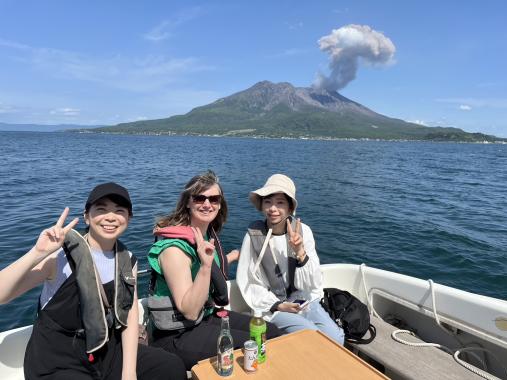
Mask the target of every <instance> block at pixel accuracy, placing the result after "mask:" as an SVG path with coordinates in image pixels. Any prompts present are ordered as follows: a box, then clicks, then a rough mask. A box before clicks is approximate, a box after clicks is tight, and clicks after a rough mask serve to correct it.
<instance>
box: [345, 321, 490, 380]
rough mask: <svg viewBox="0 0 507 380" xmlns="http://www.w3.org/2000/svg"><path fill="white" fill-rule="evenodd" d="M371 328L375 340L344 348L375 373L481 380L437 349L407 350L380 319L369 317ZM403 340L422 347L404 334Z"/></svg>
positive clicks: (414, 338)
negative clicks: (358, 357) (373, 328)
mask: <svg viewBox="0 0 507 380" xmlns="http://www.w3.org/2000/svg"><path fill="white" fill-rule="evenodd" d="M371 324H372V325H373V326H375V328H376V330H377V336H376V337H375V339H374V340H373V341H372V342H370V343H368V344H350V343H347V345H348V346H349V349H351V350H352V351H353V352H354V353H356V354H358V356H360V357H361V358H363V359H365V360H366V361H368V362H370V364H372V365H373V366H375V367H377V368H378V367H379V366H380V368H378V369H379V370H381V372H385V374H386V375H387V376H389V377H391V378H392V379H427V380H429V379H435V380H437V379H438V380H467V379H471V380H474V379H482V380H483V378H482V377H480V376H479V375H476V374H474V373H473V372H471V371H470V370H468V369H466V368H465V367H463V366H461V365H460V364H458V363H457V362H456V361H455V360H454V358H453V357H452V356H451V355H450V354H448V353H447V352H445V351H443V350H440V349H438V348H436V347H414V346H408V345H405V344H402V343H399V342H397V341H395V340H394V339H393V338H392V337H391V333H392V332H393V331H395V330H397V328H396V327H394V326H392V325H390V324H389V323H387V322H384V321H383V320H381V319H380V318H377V317H373V316H372V317H371ZM367 336H368V335H367ZM367 336H366V337H367ZM403 339H404V340H406V341H408V342H413V343H424V342H423V341H422V340H420V339H419V338H416V337H414V336H410V335H408V334H403Z"/></svg>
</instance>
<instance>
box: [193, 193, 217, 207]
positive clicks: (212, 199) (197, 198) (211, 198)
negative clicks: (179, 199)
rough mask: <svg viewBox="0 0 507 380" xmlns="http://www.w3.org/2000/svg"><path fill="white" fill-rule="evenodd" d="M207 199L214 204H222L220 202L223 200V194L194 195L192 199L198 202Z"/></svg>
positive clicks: (200, 202)
mask: <svg viewBox="0 0 507 380" xmlns="http://www.w3.org/2000/svg"><path fill="white" fill-rule="evenodd" d="M206 199H207V200H208V201H209V203H211V204H212V205H217V204H220V202H221V201H222V196H221V195H210V196H206V195H203V194H199V195H192V201H193V202H194V203H197V204H202V203H204V202H206Z"/></svg>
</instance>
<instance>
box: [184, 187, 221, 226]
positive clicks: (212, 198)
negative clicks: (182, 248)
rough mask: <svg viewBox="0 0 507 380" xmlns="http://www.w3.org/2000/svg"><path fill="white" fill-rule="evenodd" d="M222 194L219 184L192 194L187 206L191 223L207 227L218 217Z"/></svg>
mask: <svg viewBox="0 0 507 380" xmlns="http://www.w3.org/2000/svg"><path fill="white" fill-rule="evenodd" d="M221 201H222V194H221V192H220V188H219V187H218V185H217V184H214V185H212V186H211V187H209V188H208V189H207V190H205V191H203V192H201V193H199V194H196V195H194V196H190V199H189V201H188V203H187V207H188V210H189V213H190V224H191V225H193V226H199V227H201V226H203V227H205V228H207V227H208V225H209V224H210V223H211V222H212V221H213V220H214V219H215V218H216V217H217V215H218V212H219V211H220V204H221Z"/></svg>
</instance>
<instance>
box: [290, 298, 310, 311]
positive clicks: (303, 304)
mask: <svg viewBox="0 0 507 380" xmlns="http://www.w3.org/2000/svg"><path fill="white" fill-rule="evenodd" d="M293 302H294V303H297V304H299V307H300V308H301V309H304V308H305V307H306V306H308V304H309V303H310V301H309V300H302V299H297V300H294V301H293Z"/></svg>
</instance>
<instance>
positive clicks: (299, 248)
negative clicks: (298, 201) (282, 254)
mask: <svg viewBox="0 0 507 380" xmlns="http://www.w3.org/2000/svg"><path fill="white" fill-rule="evenodd" d="M287 234H288V235H289V245H290V246H291V248H292V250H293V251H294V253H295V254H296V257H297V259H298V261H299V262H303V260H304V259H305V256H306V252H305V247H304V245H303V237H302V236H301V219H299V218H297V219H296V228H295V230H293V229H292V225H291V223H290V220H289V219H287Z"/></svg>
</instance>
